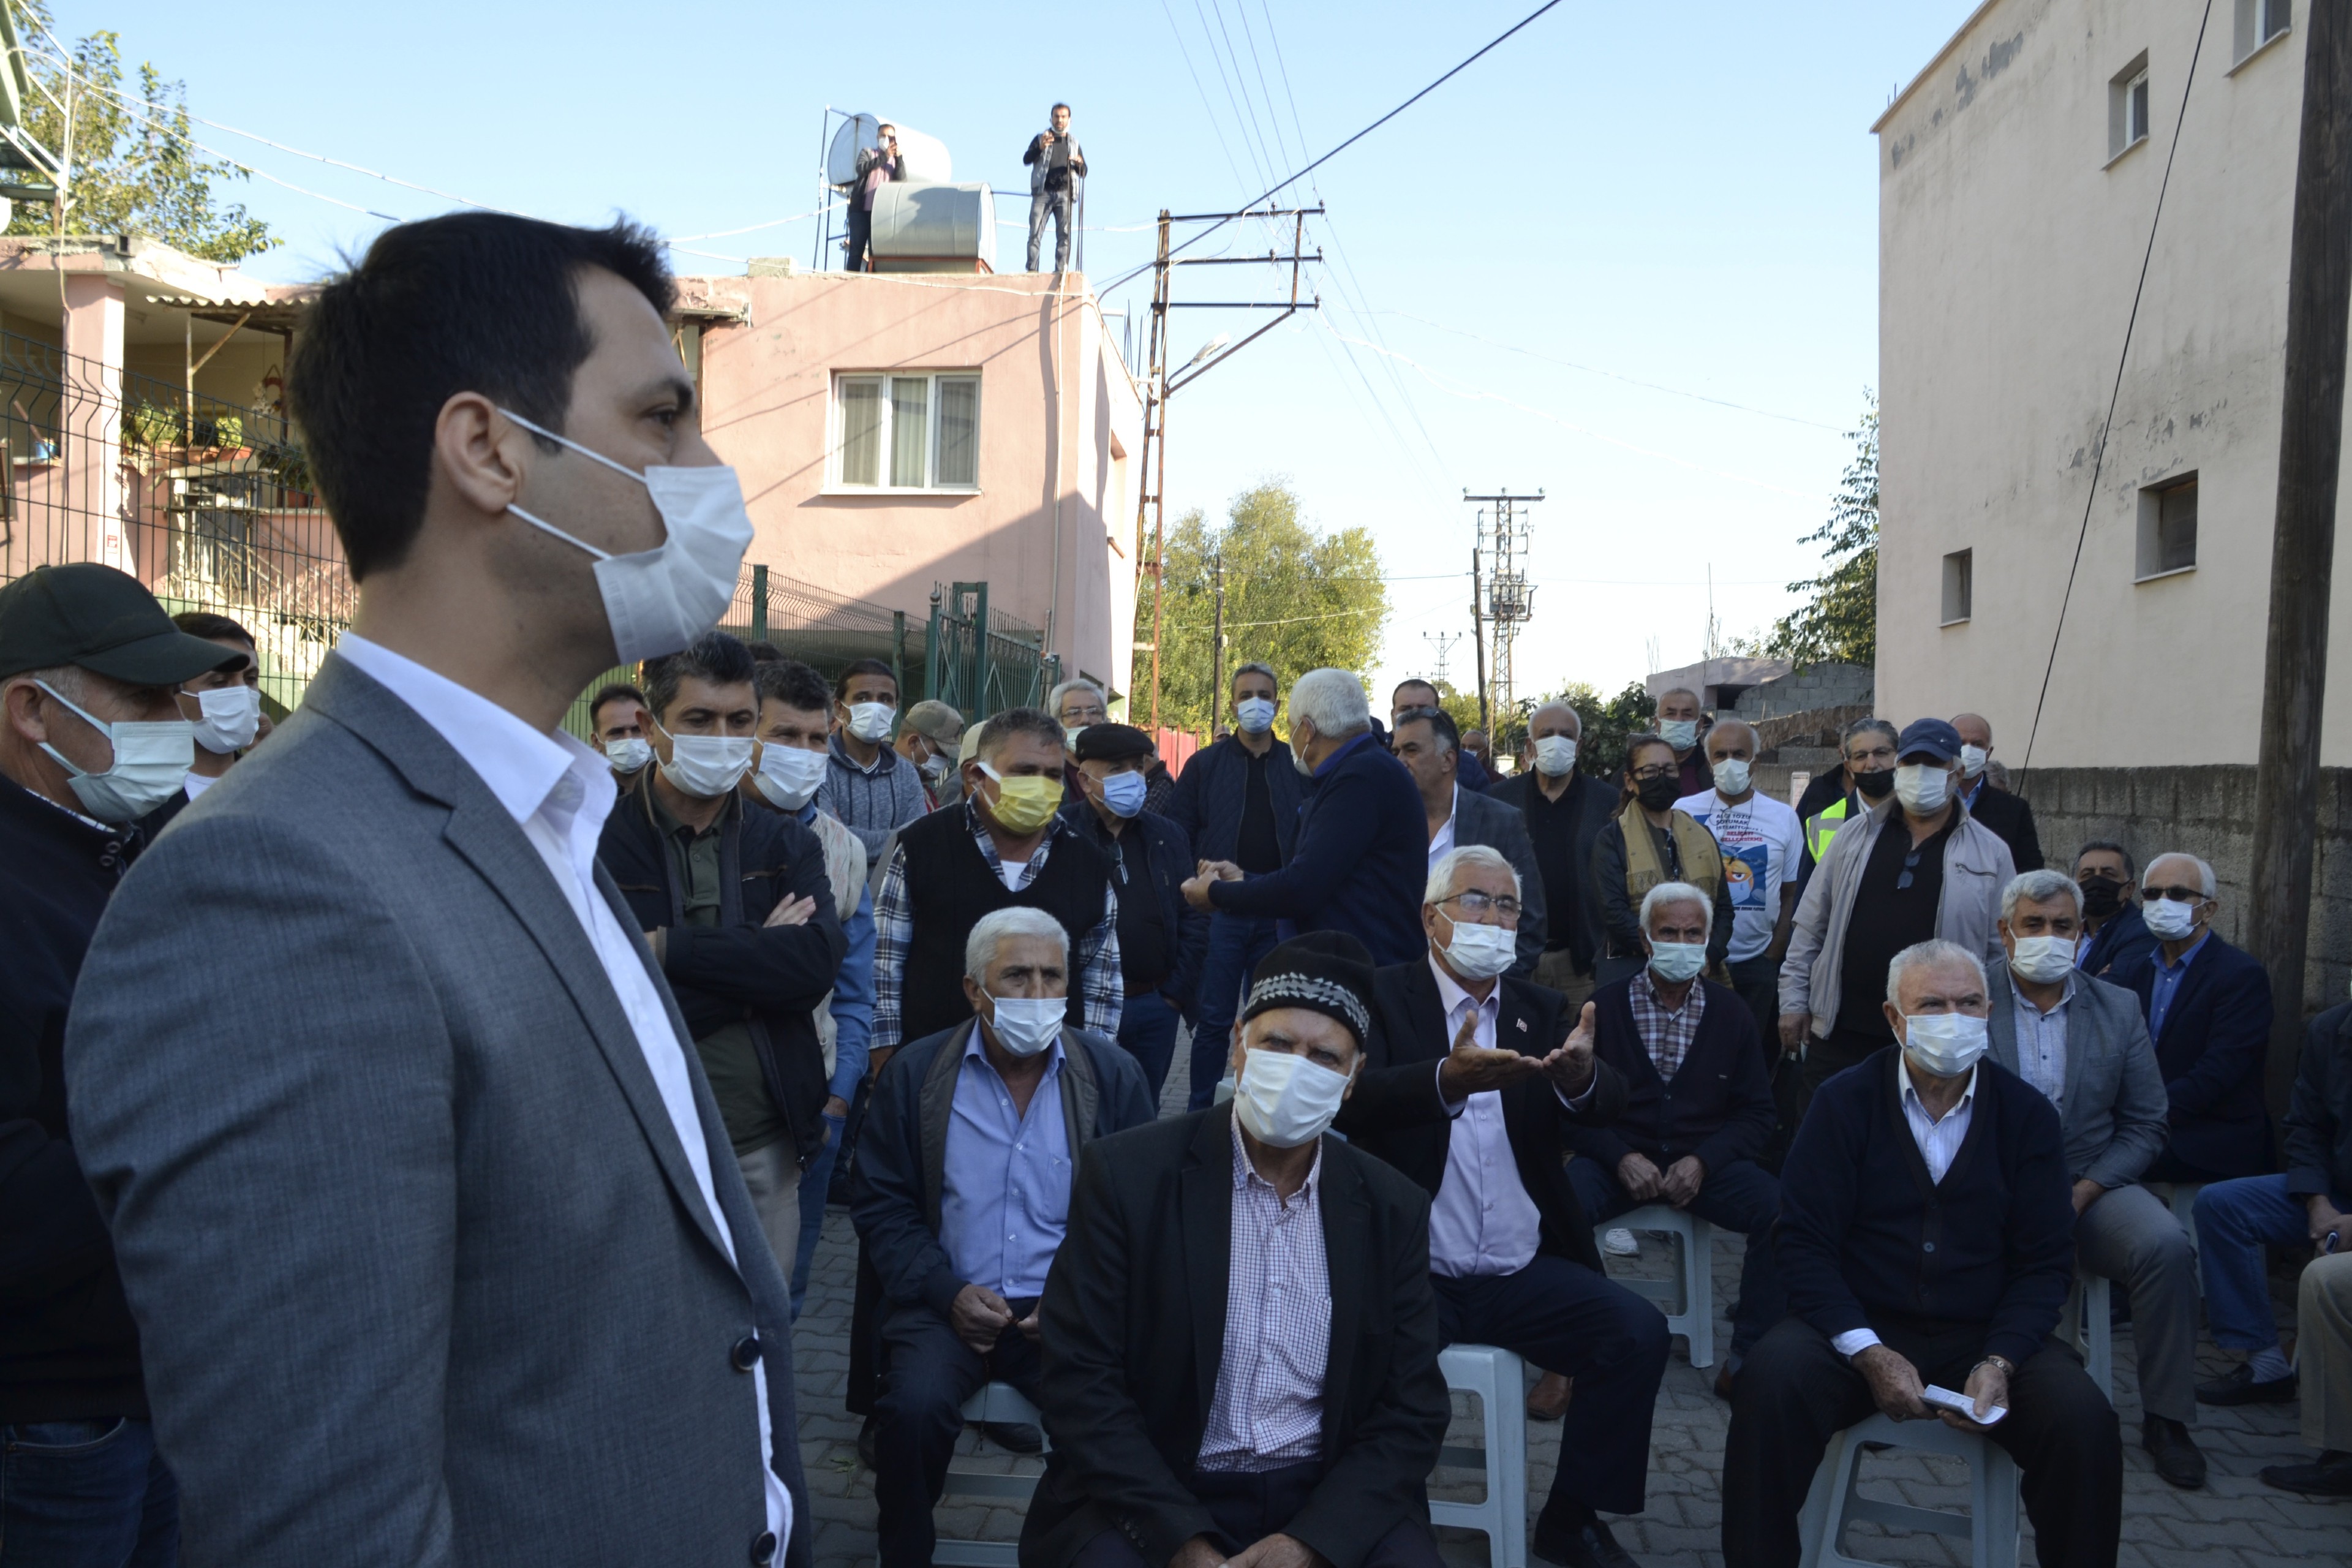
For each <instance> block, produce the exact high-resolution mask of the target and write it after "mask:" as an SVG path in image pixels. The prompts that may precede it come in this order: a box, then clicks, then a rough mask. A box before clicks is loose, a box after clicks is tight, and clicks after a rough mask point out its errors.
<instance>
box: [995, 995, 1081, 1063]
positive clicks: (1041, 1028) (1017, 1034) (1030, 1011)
mask: <svg viewBox="0 0 2352 1568" xmlns="http://www.w3.org/2000/svg"><path fill="white" fill-rule="evenodd" d="M988 1000H989V1003H990V1005H992V1006H993V1007H994V1008H995V1016H992V1017H991V1018H990V1019H989V1021H988V1022H989V1026H990V1027H992V1029H994V1030H995V1031H996V1043H997V1044H998V1045H1000V1046H1003V1047H1004V1048H1005V1049H1006V1050H1008V1051H1010V1052H1011V1053H1013V1055H1014V1056H1016V1057H1034V1056H1035V1055H1036V1054H1037V1053H1038V1052H1039V1051H1042V1050H1044V1049H1045V1047H1047V1046H1050V1045H1052V1044H1053V1043H1054V1042H1055V1040H1057V1039H1059V1038H1061V1035H1062V1023H1063V1020H1064V1019H1066V1018H1067V1017H1068V1016H1069V1009H1070V1005H1069V1003H1068V1002H1067V1001H1066V1000H1064V999H1063V998H1062V997H1059V996H997V995H991V996H989V998H988Z"/></svg>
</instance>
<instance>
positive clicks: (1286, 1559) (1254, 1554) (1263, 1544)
mask: <svg viewBox="0 0 2352 1568" xmlns="http://www.w3.org/2000/svg"><path fill="white" fill-rule="evenodd" d="M1321 1561H1322V1559H1320V1558H1318V1557H1317V1556H1316V1555H1315V1549H1314V1548H1313V1547H1310V1546H1308V1545H1307V1542H1303V1541H1301V1540H1299V1539H1297V1537H1296V1536H1290V1535H1269V1536H1267V1537H1266V1538H1265V1540H1263V1541H1254V1542H1251V1543H1250V1544H1249V1545H1247V1546H1245V1547H1244V1548H1242V1550H1241V1551H1239V1552H1235V1553H1234V1556H1233V1558H1232V1560H1231V1562H1230V1563H1228V1565H1227V1568H1315V1564H1316V1563H1319V1562H1321Z"/></svg>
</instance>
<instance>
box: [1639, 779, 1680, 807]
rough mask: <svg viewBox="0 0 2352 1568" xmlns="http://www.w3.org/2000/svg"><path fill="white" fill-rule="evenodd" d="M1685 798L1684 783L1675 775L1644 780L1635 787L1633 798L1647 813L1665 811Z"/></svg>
mask: <svg viewBox="0 0 2352 1568" xmlns="http://www.w3.org/2000/svg"><path fill="white" fill-rule="evenodd" d="M1682 797H1683V782H1682V780H1681V779H1680V778H1678V777H1676V776H1675V774H1673V773H1668V774H1667V775H1666V776H1665V777H1664V778H1658V779H1643V781H1642V782H1641V783H1639V784H1635V785H1634V786H1633V798H1634V799H1635V800H1638V801H1640V802H1641V803H1642V806H1643V810H1645V811H1664V810H1665V809H1666V808H1667V807H1669V806H1671V805H1674V804H1675V802H1676V801H1678V800H1680V799H1681V798H1682Z"/></svg>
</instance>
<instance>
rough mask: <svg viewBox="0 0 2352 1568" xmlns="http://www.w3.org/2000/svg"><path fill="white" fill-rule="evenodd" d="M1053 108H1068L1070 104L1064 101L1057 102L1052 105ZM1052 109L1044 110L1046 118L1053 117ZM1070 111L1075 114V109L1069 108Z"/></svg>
mask: <svg viewBox="0 0 2352 1568" xmlns="http://www.w3.org/2000/svg"><path fill="white" fill-rule="evenodd" d="M1054 109H1070V106H1069V105H1068V104H1066V103H1057V104H1055V105H1054ZM1054 109H1049V110H1046V111H1045V118H1046V119H1048V120H1051V119H1053V118H1054ZM1070 112H1071V113H1073V114H1076V112H1077V110H1075V109H1070Z"/></svg>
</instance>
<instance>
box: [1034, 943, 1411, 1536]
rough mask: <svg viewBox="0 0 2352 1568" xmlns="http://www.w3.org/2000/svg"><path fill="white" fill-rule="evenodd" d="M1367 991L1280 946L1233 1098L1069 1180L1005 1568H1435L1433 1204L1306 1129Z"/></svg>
mask: <svg viewBox="0 0 2352 1568" xmlns="http://www.w3.org/2000/svg"><path fill="white" fill-rule="evenodd" d="M1371 990H1372V971H1371V963H1370V957H1369V955H1368V954H1367V953H1366V952H1365V951H1364V946H1363V944H1362V943H1361V942H1358V941H1356V939H1355V938H1353V937H1351V936H1348V935H1346V934H1344V933H1341V932H1337V931H1318V932H1314V933H1310V934H1309V935H1307V936H1303V937H1299V938H1297V939H1296V940H1295V941H1292V942H1285V943H1283V944H1282V945H1281V946H1279V947H1277V948H1276V949H1275V950H1274V951H1273V952H1270V953H1268V954H1267V955H1266V956H1265V959H1264V960H1263V961H1262V962H1261V963H1259V964H1258V966H1257V969H1256V971H1255V973H1254V974H1253V975H1252V976H1251V980H1250V988H1249V996H1248V1000H1247V1002H1246V1003H1245V1004H1244V1006H1243V1009H1242V1021H1241V1022H1240V1023H1239V1024H1238V1025H1237V1026H1235V1027H1234V1045H1233V1053H1232V1058H1231V1066H1232V1068H1233V1071H1234V1079H1235V1082H1236V1084H1237V1089H1236V1090H1235V1093H1234V1100H1233V1102H1232V1103H1231V1104H1230V1105H1218V1106H1212V1107H1211V1108H1210V1109H1208V1110H1196V1111H1194V1112H1192V1114H1191V1115H1189V1116H1179V1117H1174V1118H1171V1119H1170V1120H1168V1121H1159V1122H1155V1123H1153V1124H1152V1125H1151V1126H1150V1127H1141V1128H1138V1129H1136V1130H1135V1131H1131V1132H1128V1133H1125V1134H1123V1135H1121V1136H1119V1137H1117V1138H1108V1139H1105V1140H1104V1141H1102V1142H1099V1143H1096V1144H1094V1145H1092V1146H1091V1147H1089V1148H1088V1149H1087V1152H1086V1153H1085V1155H1084V1157H1083V1158H1082V1159H1081V1160H1080V1161H1079V1164H1078V1182H1077V1190H1076V1193H1075V1194H1073V1196H1072V1198H1071V1202H1070V1229H1069V1237H1068V1239H1067V1240H1066V1241H1065V1242H1064V1243H1063V1244H1062V1250H1061V1254H1060V1256H1059V1257H1057V1258H1055V1263H1054V1270H1053V1273H1052V1275H1051V1276H1050V1277H1049V1278H1048V1279H1047V1280H1046V1281H1045V1307H1044V1318H1045V1345H1044V1349H1045V1376H1044V1379H1043V1384H1042V1388H1041V1393H1040V1396H1039V1399H1038V1404H1039V1406H1040V1407H1041V1408H1042V1409H1043V1410H1044V1412H1045V1429H1046V1430H1047V1431H1048V1432H1050V1433H1051V1434H1052V1435H1053V1438H1054V1452H1053V1455H1052V1457H1051V1458H1048V1459H1047V1460H1046V1463H1045V1477H1044V1478H1043V1479H1041V1480H1040V1481H1039V1482H1038V1486H1037V1492H1036V1495H1035V1496H1034V1498H1032V1499H1031V1500H1030V1503H1029V1517H1028V1521H1027V1522H1026V1524H1025V1525H1024V1528H1023V1530H1022V1532H1021V1562H1022V1564H1023V1568H1069V1565H1070V1564H1073V1563H1079V1564H1084V1565H1085V1568H1146V1565H1148V1568H1219V1565H1220V1564H1223V1563H1234V1564H1236V1565H1238V1568H1322V1565H1324V1564H1328V1565H1329V1568H1436V1565H1437V1563H1438V1556H1437V1544H1436V1542H1435V1539H1434V1538H1433V1536H1432V1535H1431V1534H1430V1530H1429V1507H1428V1503H1427V1501H1426V1500H1425V1498H1424V1495H1423V1482H1424V1481H1426V1480H1427V1479H1428V1477H1429V1472H1430V1470H1431V1469H1432V1468H1433V1467H1434V1466H1435V1465H1436V1463H1437V1449H1438V1444H1439V1441H1440V1440H1441V1439H1442V1438H1443V1437H1444V1433H1445V1426H1446V1422H1447V1419H1448V1417H1449V1415H1450V1414H1451V1410H1450V1406H1449V1402H1448V1400H1447V1397H1446V1393H1445V1379H1444V1376H1443V1374H1441V1373H1439V1372H1438V1370H1437V1351H1438V1318H1437V1302H1436V1299H1435V1298H1434V1297H1433V1295H1432V1293H1431V1291H1430V1286H1429V1200H1428V1199H1427V1198H1425V1197H1423V1195H1422V1194H1421V1193H1420V1191H1419V1190H1418V1189H1416V1188H1415V1187H1414V1186H1413V1184H1412V1183H1411V1182H1410V1181H1407V1180H1406V1179H1405V1178H1404V1177H1402V1176H1401V1175H1399V1174H1398V1173H1396V1172H1394V1171H1392V1170H1391V1169H1390V1168H1389V1167H1388V1166H1387V1165H1385V1164H1382V1163H1381V1162H1380V1161H1379V1160H1376V1159H1374V1158H1373V1157H1372V1156H1370V1155H1369V1154H1367V1153H1364V1152H1362V1151H1360V1150H1359V1149H1357V1148H1355V1147H1353V1146H1352V1145H1350V1144H1349V1143H1347V1142H1343V1141H1341V1140H1339V1139H1337V1138H1328V1137H1325V1136H1324V1131H1325V1130H1326V1129H1327V1128H1328V1127H1329V1126H1330V1124H1331V1118H1332V1116H1333V1115H1334V1114H1335V1113H1336V1112H1337V1111H1338V1110H1339V1106H1340V1103H1341V1102H1342V1101H1343V1100H1345V1099H1346V1098H1347V1095H1348V1093H1349V1089H1351V1088H1353V1086H1354V1084H1355V1081H1356V1075H1357V1069H1358V1068H1360V1066H1361V1065H1362V1061H1363V1052H1364V1039H1365V1037H1366V1036H1367V1035H1368V1034H1369V1033H1370V1030H1371V1007H1370V994H1371Z"/></svg>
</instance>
